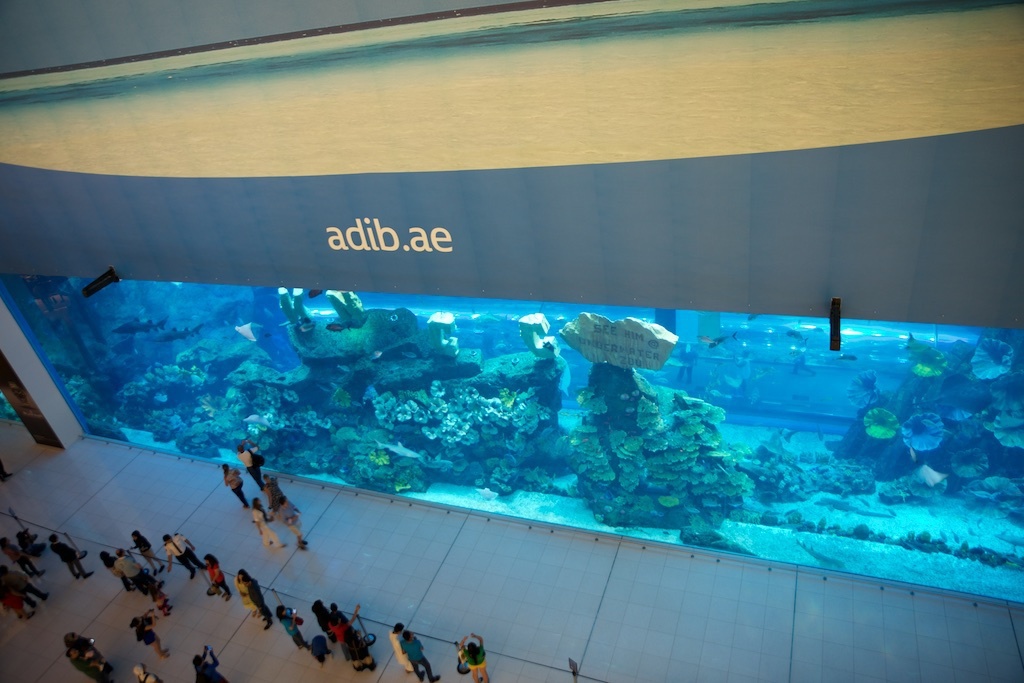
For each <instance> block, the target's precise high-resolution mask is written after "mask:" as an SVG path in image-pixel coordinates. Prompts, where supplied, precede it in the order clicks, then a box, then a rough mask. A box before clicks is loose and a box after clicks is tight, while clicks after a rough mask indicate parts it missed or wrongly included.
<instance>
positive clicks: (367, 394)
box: [363, 384, 377, 403]
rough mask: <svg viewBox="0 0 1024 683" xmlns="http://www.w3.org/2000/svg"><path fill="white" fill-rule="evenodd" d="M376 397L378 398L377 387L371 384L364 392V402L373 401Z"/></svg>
mask: <svg viewBox="0 0 1024 683" xmlns="http://www.w3.org/2000/svg"><path fill="white" fill-rule="evenodd" d="M375 398H377V387H375V386H373V385H372V384H370V385H368V386H367V387H366V391H364V392H363V403H372V402H373V399H375Z"/></svg>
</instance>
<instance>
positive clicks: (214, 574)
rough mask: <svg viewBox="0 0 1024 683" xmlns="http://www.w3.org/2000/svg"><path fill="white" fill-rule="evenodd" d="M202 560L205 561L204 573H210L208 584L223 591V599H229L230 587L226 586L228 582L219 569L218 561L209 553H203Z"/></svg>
mask: <svg viewBox="0 0 1024 683" xmlns="http://www.w3.org/2000/svg"><path fill="white" fill-rule="evenodd" d="M203 560H204V561H205V562H206V573H207V574H209V575H210V585H211V586H216V587H217V588H219V589H220V590H222V591H224V600H225V601H227V600H230V599H231V589H230V588H228V582H227V581H225V580H224V572H222V571H221V570H220V562H218V561H217V558H216V557H214V556H213V555H211V554H209V553H207V554H206V555H203Z"/></svg>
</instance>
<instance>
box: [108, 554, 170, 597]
mask: <svg viewBox="0 0 1024 683" xmlns="http://www.w3.org/2000/svg"><path fill="white" fill-rule="evenodd" d="M114 567H116V568H117V569H119V570H121V573H122V574H124V576H125V578H127V579H128V580H129V581H131V582H132V583H133V584H134V585H135V587H136V588H138V589H139V591H140V592H141V593H142V594H143V595H150V594H151V593H152V592H153V591H155V590H159V589H160V586H162V585H164V582H163V581H159V582H158V581H157V580H156V579H154V578H153V577H152V576H150V575H149V574H147V573H146V572H144V571H142V565H141V564H139V563H138V562H136V561H135V560H134V559H132V556H131V555H129V554H128V552H127V551H126V550H125V549H124V548H118V549H117V559H116V560H114ZM154 602H156V600H155V599H154Z"/></svg>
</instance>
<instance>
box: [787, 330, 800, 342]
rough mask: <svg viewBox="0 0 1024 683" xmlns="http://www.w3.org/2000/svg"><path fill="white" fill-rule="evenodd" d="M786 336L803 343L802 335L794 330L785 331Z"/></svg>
mask: <svg viewBox="0 0 1024 683" xmlns="http://www.w3.org/2000/svg"><path fill="white" fill-rule="evenodd" d="M786 336H787V337H792V338H793V339H799V340H800V341H804V335H802V334H800V333H799V332H797V331H796V330H786Z"/></svg>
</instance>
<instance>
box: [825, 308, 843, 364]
mask: <svg viewBox="0 0 1024 683" xmlns="http://www.w3.org/2000/svg"><path fill="white" fill-rule="evenodd" d="M842 305H843V300H842V299H840V298H839V297H838V296H834V297H832V305H831V306H830V307H829V310H828V328H829V334H828V348H829V350H830V351H838V350H839V345H840V344H841V343H842V341H843V340H842V335H840V334H839V328H840V324H839V312H840V309H841V308H842Z"/></svg>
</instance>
